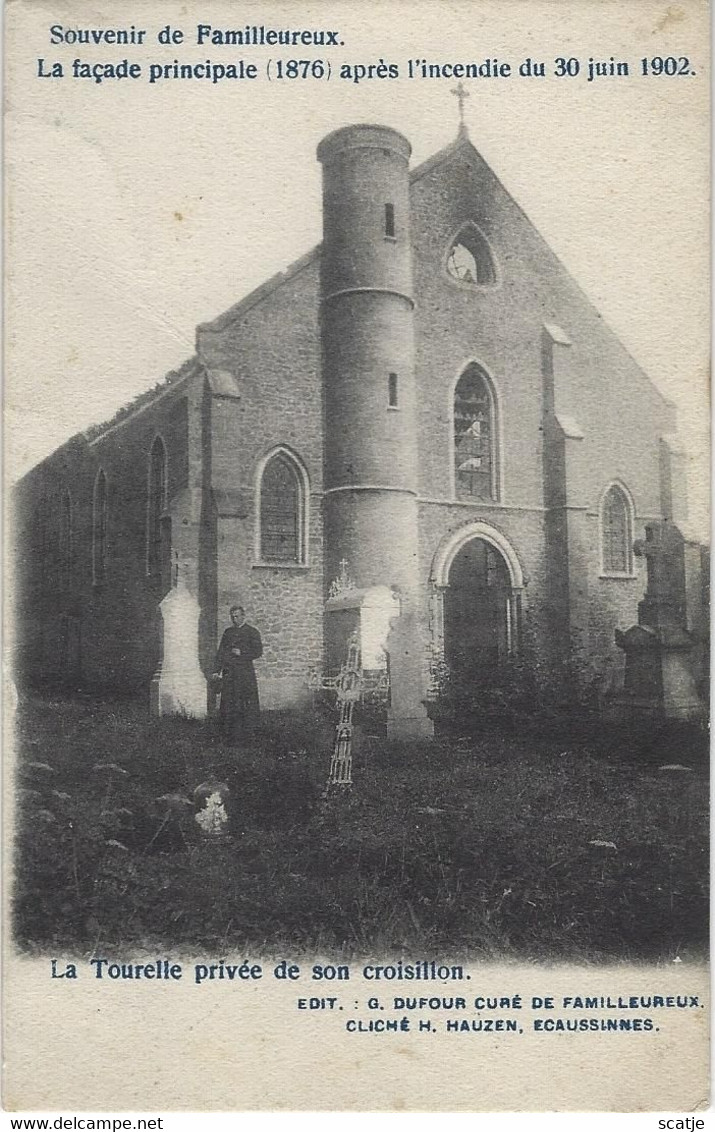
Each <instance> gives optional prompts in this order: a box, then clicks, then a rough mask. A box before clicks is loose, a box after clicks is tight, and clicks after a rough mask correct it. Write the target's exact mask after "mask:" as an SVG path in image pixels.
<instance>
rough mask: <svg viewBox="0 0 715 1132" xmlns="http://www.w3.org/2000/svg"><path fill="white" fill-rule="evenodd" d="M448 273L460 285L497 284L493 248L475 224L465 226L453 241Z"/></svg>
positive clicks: (481, 285) (486, 285) (448, 258)
mask: <svg viewBox="0 0 715 1132" xmlns="http://www.w3.org/2000/svg"><path fill="white" fill-rule="evenodd" d="M447 271H448V273H449V274H450V275H451V276H452V278H453V279H456V280H457V281H458V282H460V283H471V284H472V285H473V286H477V287H488V286H491V285H493V284H494V283H496V281H497V274H496V269H495V267H494V259H493V257H492V253H491V248H490V247H489V244H488V243H487V241H486V239H485V238H484V236H483V235H482V233H481V232H480V231H479V229H478V228H477V227H476V226H475V225H474V224H471V223H470V224H465V225H464V226H463V227H462V228H460V230H459V232H458V233H457V235H456V236H455V238H454V240H453V241H452V244H451V246H450V249H449V252H448V253H447Z"/></svg>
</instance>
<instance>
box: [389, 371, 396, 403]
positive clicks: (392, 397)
mask: <svg viewBox="0 0 715 1132" xmlns="http://www.w3.org/2000/svg"><path fill="white" fill-rule="evenodd" d="M387 405H388V408H390V409H396V408H397V407H398V405H397V374H396V373H390V374H388V378H387Z"/></svg>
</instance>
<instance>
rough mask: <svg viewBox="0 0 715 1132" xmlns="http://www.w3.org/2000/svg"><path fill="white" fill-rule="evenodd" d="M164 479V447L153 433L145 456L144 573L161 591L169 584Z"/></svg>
mask: <svg viewBox="0 0 715 1132" xmlns="http://www.w3.org/2000/svg"><path fill="white" fill-rule="evenodd" d="M167 498H168V479H167V461H166V448H165V447H164V441H163V440H162V439H161V437H160V436H157V438H156V439H155V441H154V443H153V444H152V446H151V454H150V457H149V498H148V523H147V576H148V577H149V578H150V579H152V580H153V581H154V583H155V584H156V585H157V586H158V587H159V588H160V589H161V590H162V592H163V591H165V590H168V588H169V585H170V572H171V563H170V561H169V559H170V548H171V537H170V527H169V524H170V522H171V520H170V518H169V517H168V516H167V515H166V508H167Z"/></svg>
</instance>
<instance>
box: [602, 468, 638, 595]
mask: <svg viewBox="0 0 715 1132" xmlns="http://www.w3.org/2000/svg"><path fill="white" fill-rule="evenodd" d="M601 565H602V569H603V573H604V574H611V575H621V576H623V575H624V574H625V575H630V574H632V573H633V515H632V509H631V502H630V499H629V498H628V496H627V495H626V492H625V491H624V490H623V488H622V487H620V486H619V485H618V484H617V483H614V484H611V486H610V487H609V489H608V491H607V492H606V494H605V495H604V497H603V501H602V503H601Z"/></svg>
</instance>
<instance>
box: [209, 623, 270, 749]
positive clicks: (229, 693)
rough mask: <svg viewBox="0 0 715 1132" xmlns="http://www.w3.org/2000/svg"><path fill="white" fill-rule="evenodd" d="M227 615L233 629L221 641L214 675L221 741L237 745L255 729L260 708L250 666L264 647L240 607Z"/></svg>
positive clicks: (260, 654)
mask: <svg viewBox="0 0 715 1132" xmlns="http://www.w3.org/2000/svg"><path fill="white" fill-rule="evenodd" d="M230 614H231V621H232V622H233V625H232V627H231V628H230V629H226V631H225V632H224V634H223V636H222V638H221V644H220V645H219V647H218V652H217V653H216V663H215V665H214V668H215V669H216V671H215V673H214V675H215V676H220V677H221V727H222V730H223V734H224V738H225V739H226V742H228V743H230V744H232V745H236V744H237V743H239V742H240V741H241V739H245V738H248V737H250V736H251V735H252V734H253V732H254V731H255V730H256V728H257V727H258V722H259V717H260V707H259V703H258V685H257V683H256V673H255V672H254V669H253V662H254V660H257V659H258V657H259V656H262V655H263V644H262V642H261V635H260V633H259V632H258V630H257V629H254V627H253V625H249V624H248V622H247V621H246V614H245V610H244V609H243V606H241V605H233V606H231V610H230Z"/></svg>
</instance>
